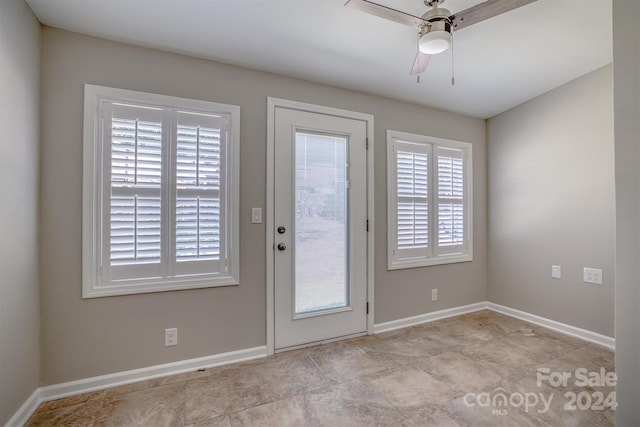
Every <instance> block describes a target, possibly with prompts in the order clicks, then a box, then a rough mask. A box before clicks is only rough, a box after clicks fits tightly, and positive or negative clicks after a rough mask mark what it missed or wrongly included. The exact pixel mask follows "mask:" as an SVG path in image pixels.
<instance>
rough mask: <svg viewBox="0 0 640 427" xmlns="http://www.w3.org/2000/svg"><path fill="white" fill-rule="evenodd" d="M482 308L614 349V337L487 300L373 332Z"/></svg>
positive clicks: (387, 324) (386, 324)
mask: <svg viewBox="0 0 640 427" xmlns="http://www.w3.org/2000/svg"><path fill="white" fill-rule="evenodd" d="M484 309H488V310H492V311H495V312H497V313H501V314H505V315H507V316H511V317H515V318H517V319H520V320H524V321H527V322H530V323H533V324H535V325H539V326H542V327H545V328H548V329H551V330H553V331H556V332H560V333H562V334H565V335H571V336H573V337H577V338H580V339H583V340H585V341H589V342H592V343H595V344H599V345H602V346H605V347H607V348H610V349H611V350H614V349H615V344H616V342H615V338H612V337H608V336H606V335H601V334H598V333H596V332H592V331H589V330H586V329H582V328H578V327H576V326H571V325H567V324H566V323H561V322H557V321H555V320H551V319H547V318H545V317H542V316H538V315H535V314H531V313H527V312H524V311H520V310H516V309H513V308H509V307H505V306H503V305H500V304H495V303H492V302H488V301H484V302H479V303H475V304H469V305H464V306H461V307H454V308H449V309H446V310H440V311H434V312H432V313H425V314H420V315H418V316H412V317H405V318H404V319H398V320H392V321H390V322H384V323H378V324H376V325H374V327H373V331H374V333H376V334H379V333H381V332H387V331H393V330H395V329H401V328H406V327H409V326H414V325H419V324H422V323H428V322H433V321H435V320H440V319H446V318H447V317H453V316H458V315H460V314H466V313H471V312H474V311H479V310H484Z"/></svg>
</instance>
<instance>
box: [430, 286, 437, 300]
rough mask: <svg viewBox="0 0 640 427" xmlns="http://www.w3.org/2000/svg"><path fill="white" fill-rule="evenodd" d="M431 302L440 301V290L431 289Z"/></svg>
mask: <svg viewBox="0 0 640 427" xmlns="http://www.w3.org/2000/svg"><path fill="white" fill-rule="evenodd" d="M431 301H438V290H437V289H431Z"/></svg>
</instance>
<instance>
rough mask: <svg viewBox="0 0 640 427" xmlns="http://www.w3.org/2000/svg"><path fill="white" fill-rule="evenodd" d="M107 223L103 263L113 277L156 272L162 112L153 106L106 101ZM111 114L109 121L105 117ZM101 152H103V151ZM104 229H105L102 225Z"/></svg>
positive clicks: (159, 239) (159, 235)
mask: <svg viewBox="0 0 640 427" xmlns="http://www.w3.org/2000/svg"><path fill="white" fill-rule="evenodd" d="M105 112H106V116H107V117H106V118H107V120H105V124H106V126H105V129H104V131H105V133H106V134H107V135H106V136H107V138H105V140H106V141H109V144H107V146H106V147H105V150H106V151H108V155H105V156H104V159H105V172H106V176H105V178H107V180H108V183H109V186H108V190H107V191H108V194H107V196H108V200H105V201H106V202H107V203H105V205H106V206H108V207H109V209H105V210H104V213H105V214H106V215H107V218H105V219H106V221H104V224H105V225H107V226H108V232H107V233H106V234H107V235H108V236H109V238H108V239H105V242H103V243H104V244H106V246H107V248H105V249H106V250H105V255H107V258H108V259H104V257H103V263H104V264H107V263H108V264H109V266H110V272H111V278H112V279H113V280H118V279H120V278H130V277H157V276H160V274H161V270H160V263H161V258H162V226H163V223H162V214H161V210H162V209H161V202H162V200H161V190H162V160H163V159H162V157H163V156H162V150H163V117H162V112H161V111H159V110H156V109H150V108H144V107H134V106H129V105H121V104H109V105H106V106H105ZM109 119H110V120H109ZM105 154H107V153H106V152H105ZM105 231H107V230H105Z"/></svg>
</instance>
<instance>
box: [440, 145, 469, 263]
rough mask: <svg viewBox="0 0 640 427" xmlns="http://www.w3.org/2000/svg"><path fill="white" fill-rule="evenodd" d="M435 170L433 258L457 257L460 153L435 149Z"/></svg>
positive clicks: (461, 209)
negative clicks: (435, 223) (435, 219)
mask: <svg viewBox="0 0 640 427" xmlns="http://www.w3.org/2000/svg"><path fill="white" fill-rule="evenodd" d="M434 157H435V162H436V170H437V181H438V182H437V195H436V209H435V210H436V215H437V239H438V241H437V247H436V256H441V255H454V254H461V253H463V252H464V250H465V237H466V236H465V235H466V232H465V230H466V218H465V198H466V195H465V191H466V189H465V176H464V171H465V164H464V162H465V156H464V152H463V151H462V150H458V149H453V148H445V147H435V148H434Z"/></svg>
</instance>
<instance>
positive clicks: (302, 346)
mask: <svg viewBox="0 0 640 427" xmlns="http://www.w3.org/2000/svg"><path fill="white" fill-rule="evenodd" d="M365 335H368V332H367V331H363V332H358V333H357V334H350V335H343V336H340V337H335V338H330V339H327V340H321V341H313V342H309V343H305V344H300V345H293V346H291V347H283V348H276V349H274V350H273V352H274V354H275V353H284V352H285V351H291V350H299V349H301V348H307V347H315V346H318V345H323V344H329V343H332V342H336V341H344V340H348V339H350V338H357V337H363V336H365Z"/></svg>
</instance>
